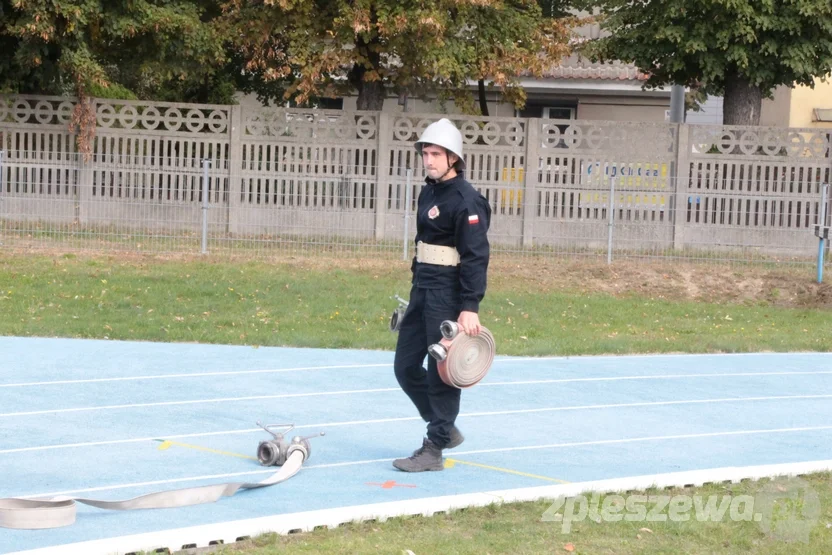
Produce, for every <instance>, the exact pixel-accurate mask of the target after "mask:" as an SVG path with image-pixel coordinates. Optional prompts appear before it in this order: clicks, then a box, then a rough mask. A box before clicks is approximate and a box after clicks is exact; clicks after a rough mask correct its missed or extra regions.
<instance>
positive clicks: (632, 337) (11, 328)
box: [0, 253, 832, 555]
mask: <svg viewBox="0 0 832 555" xmlns="http://www.w3.org/2000/svg"><path fill="white" fill-rule="evenodd" d="M342 262H343V261H339V260H334V259H331V260H320V261H313V260H308V259H307V260H283V261H278V262H269V261H256V262H252V261H242V262H241V261H238V260H233V259H230V258H222V257H216V256H212V257H211V258H199V257H194V258H182V259H163V258H159V257H138V256H132V257H129V258H123V257H122V258H119V257H115V256H97V257H96V256H75V255H72V254H66V255H51V256H50V255H46V254H35V255H22V254H10V253H0V335H17V336H61V337H79V338H99V339H104V338H107V339H127V340H147V341H171V342H173V341H177V342H200V343H221V344H245V345H286V346H307V347H329V348H342V347H343V348H362V349H385V350H392V349H393V348H394V345H395V337H396V336H395V335H394V334H392V333H390V331H389V330H388V321H389V318H390V314H391V312H392V311H393V309H394V308H395V307H396V305H397V303H396V302H395V301H394V300H392V299H391V298H390V297H391V296H392V295H393V294H396V293H398V294H399V295H401V296H403V297H405V298H406V297H407V295H408V292H409V274H408V269H407V267H408V266H407V264H406V263H403V262H401V261H399V262H390V263H375V264H373V263H367V264H361V263H342ZM505 267H510V265H508V266H505ZM518 267H519V266H518ZM687 270H689V269H686V270H685V271H687ZM576 271H577V270H576ZM582 271H585V272H587V274H586V276H587V277H588V276H590V275H594V276H596V277H597V276H598V275H602V276H606V275H608V274H609V273H610V270H609V269H608V268H606V267H605V266H603V265H600V266H598V267H593V266H591V265H590V266H587V267H585V268H583V270H582ZM619 271H620V270H619ZM756 271H762V270H756V269H754V268H744V269H743V270H742V276H739V275H738V274H737V278H738V279H739V278H740V277H742V279H749V278H753V277H754V276H753V273H754V272H756ZM809 273H810V274H812V272H809ZM735 274H736V272H735ZM534 275H538V274H534ZM610 275H611V274H610ZM784 276H785V277H783V278H782V279H783V280H786V281H782V283H781V282H777V283H778V287H777V288H770V289H767V290H762V291H761V292H760V294H759V295H758V297H757V298H754V299H747V298H746V299H744V300H742V302H726V301H725V300H719V298H717V299H716V300H714V302H710V303H704V302H702V303H699V302H690V301H684V300H674V299H672V298H668V296H667V288H666V287H665V289H661V290H651V289H650V288H649V287H643V284H642V283H641V282H639V284H638V285H639V287H638V288H637V290H630V291H629V292H628V291H626V290H625V291H622V292H620V293H617V294H615V295H613V294H602V293H595V292H592V291H587V290H581V289H580V288H579V287H576V286H575V284H580V283H581V281H582V279H581V276H580V275H579V276H576V277H575V279H573V281H572V282H571V283H572V284H571V285H567V286H565V287H561V286H556V285H554V283H556V282H557V280H550V281H549V282H545V281H533V282H528V281H524V280H523V279H522V278H518V277H515V276H513V275H501V274H499V273H495V275H494V279H492V280H491V285H490V287H489V291H488V295H487V297H486V300H485V301H484V302H483V304H482V307H481V319H482V321H483V323H484V324H485V325H487V326H488V327H489V328H490V329H491V330H492V331H493V332H494V334H495V336H496V337H497V340H498V351H499V353H500V354H509V355H581V354H623V353H663V352H688V353H701V352H751V351H830V350H832V327H830V324H829V323H830V321H832V314H830V309H829V305H828V304H825V303H826V301H823V302H821V301H818V303H817V304H816V305H813V304H812V301H811V299H824V298H825V297H823V294H825V293H824V292H825V291H826V290H825V289H822V288H818V289H817V293H816V294H815V295H816V296H815V297H806V298H803V297H801V298H800V299H798V301H799V302H797V303H796V304H793V305H792V306H783V297H784V296H785V293H784V292H781V289H780V288H779V287H784V288H786V289H787V288H789V283H788V281H787V278H788V279H791V280H798V281H800V280H802V279H804V278H802V277H801V276H800V275H799V274H795V275H794V276H791V275H790V274H789V275H786V274H784ZM795 276H796V277H795ZM639 279H641V278H639ZM810 279H811V278H807V279H806V281H807V282H808V281H809V280H810ZM786 289H783V291H785V290H786ZM791 289H792V290H793V289H794V287H792V288H791ZM657 291H658V292H657ZM717 297H718V296H717ZM806 299H809V300H808V301H807V300H806ZM830 478H832V475H830V474H815V475H811V476H806V477H804V479H805V480H807V481H808V482H809V484H810V485H811V488H812V491H813V492H815V493H817V495H818V496H819V499H820V506H821V513H820V515H819V518H818V519H817V521H816V522H815V521H813V524H814V526H813V527H812V531H811V541H810V543H808V544H804V543H800V542H797V543H794V542H786V541H783V540H782V538H778V537H777V536H776V535H774V536H772V535H771V534H767V533H766V532H765V531H764V530H763V529H762V528H761V526H760V524H759V523H757V522H734V521H731V520H730V519H728V518H725V519H722V520H720V521H718V522H696V521H689V522H681V523H679V522H617V523H615V522H602V523H600V524H599V523H595V522H592V521H589V520H585V521H582V522H577V523H574V524H573V525H572V529H571V531H569V532H568V533H563V531H562V527H561V523H558V522H545V521H544V520H543V514H544V513H545V512H546V511H547V509H548V508H549V507H550V505H551V501H540V502H534V503H517V504H506V505H500V506H496V505H495V506H491V507H485V508H477V509H473V508H472V509H467V510H464V511H457V512H454V513H451V514H444V515H437V516H434V517H432V518H430V519H428V518H422V517H409V518H395V519H390V520H389V521H387V522H386V523H379V522H369V523H355V524H348V525H345V526H341V527H339V528H337V529H335V530H316V531H314V532H310V533H304V534H290V535H288V536H276V535H266V536H262V537H259V538H255V539H254V540H251V541H246V542H239V543H237V544H235V545H229V546H224V547H222V548H221V549H220V552H222V553H241V554H245V555H255V554H263V555H266V554H269V555H271V554H274V553H279V552H283V551H287V550H291V551H293V552H298V553H330V552H331V553H393V554H401V553H407V550H411V551H412V552H413V553H415V554H416V555H422V554H425V553H471V554H484V553H509V552H510V553H569V552H570V551H569V549H572V552H574V553H679V552H684V553H715V552H719V553H749V552H751V553H784V554H785V553H796V552H799V553H829V552H832V525H830V528H828V527H827V523H829V522H832V480H830ZM766 487H767V482H765V481H761V482H744V483H741V484H712V485H707V486H703V487H701V488H690V489H686V490H674V491H673V492H670V493H673V494H676V493H686V494H691V495H693V494H697V495H708V494H711V493H715V494H720V495H724V494H732V495H742V494H748V495H755V494H759V493H760V492H761V490H763V489H764V488H766ZM660 493H668V492H660ZM666 512H667V511H666V510H665V511H664V513H666ZM644 529H646V530H644Z"/></svg>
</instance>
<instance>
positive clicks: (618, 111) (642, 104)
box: [238, 90, 670, 122]
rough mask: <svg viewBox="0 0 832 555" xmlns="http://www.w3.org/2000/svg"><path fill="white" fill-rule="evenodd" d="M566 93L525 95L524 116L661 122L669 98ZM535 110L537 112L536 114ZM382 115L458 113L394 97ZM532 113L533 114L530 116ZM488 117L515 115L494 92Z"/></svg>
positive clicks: (451, 107) (249, 99) (251, 102)
mask: <svg viewBox="0 0 832 555" xmlns="http://www.w3.org/2000/svg"><path fill="white" fill-rule="evenodd" d="M566 93H568V91H564V92H561V93H558V92H557V91H556V90H555V91H553V92H552V93H551V94H545V93H539V92H537V93H533V94H529V98H528V103H527V107H528V109H527V110H524V112H528V116H527V117H540V115H542V110H543V107H545V106H553V107H554V106H564V105H572V106H577V111H576V112H577V113H576V119H586V120H604V121H651V122H662V121H665V112H666V111H667V110H669V109H670V98H669V97H666V98H664V97H650V98H644V97H637V96H626V95H620V94H619V95H587V94H579V95H575V94H571V93H570V94H566ZM357 100H358V99H357V98H356V97H346V98H344V99H343V109H344V110H355V109H356V102H357ZM238 101H239V102H240V104H241V105H243V106H245V107H249V108H256V107H259V106H260V104H259V102H258V101H257V98H256V96H254V95H240V96H239V97H238ZM538 109H539V111H538ZM382 111H383V112H386V113H394V114H400V113H405V112H406V113H414V114H419V113H423V114H445V113H447V114H458V113H459V110H458V109H457V107H456V105H455V104H454V102H453V101H448V102H446V103H444V104H442V103H440V102H439V101H437V100H432V101H425V100H421V99H417V98H408V99H407V107H406V110H405V107H404V106H402V105H400V104H399V99H398V98H397V97H389V98H387V99H385V101H384V106H383V108H382ZM532 113H533V114H532ZM488 114H489V116H491V117H508V118H510V117H515V116H517V115H518V113H517V111H516V110H515V108H514V106H513V105H512V104H510V103H507V102H502V101H501V98H500V94H499V93H497V92H489V93H488Z"/></svg>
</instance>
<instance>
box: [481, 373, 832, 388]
mask: <svg viewBox="0 0 832 555" xmlns="http://www.w3.org/2000/svg"><path fill="white" fill-rule="evenodd" d="M814 374H832V370H807V371H805V372H732V373H729V374H725V373H721V374H653V375H646V376H614V377H600V378H556V379H550V380H518V381H511V382H480V383H479V384H477V385H479V386H490V385H532V384H547V383H580V382H618V381H626V380H675V379H686V378H736V377H740V378H745V377H759V376H805V375H814Z"/></svg>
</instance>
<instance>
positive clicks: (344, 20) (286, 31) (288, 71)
mask: <svg viewBox="0 0 832 555" xmlns="http://www.w3.org/2000/svg"><path fill="white" fill-rule="evenodd" d="M226 13H227V15H228V19H227V21H228V22H229V24H230V25H231V26H232V28H236V31H229V32H227V33H226V34H228V35H229V36H235V37H239V41H238V47H239V52H240V53H241V55H242V56H243V58H244V59H245V60H246V66H245V67H246V72H248V73H250V74H252V75H256V76H257V78H258V80H260V81H261V82H263V83H268V82H273V83H279V84H280V85H279V86H277V87H276V90H275V91H272V93H273V94H277V93H278V92H279V91H283V93H284V98H286V99H292V100H294V101H296V102H298V103H304V102H307V101H309V99H311V98H313V97H315V96H338V95H345V94H349V93H350V92H353V91H357V93H358V101H357V104H358V109H360V110H380V109H381V107H382V105H383V102H384V98H385V97H386V96H387V93H388V91H392V92H393V93H395V94H411V95H414V94H415V95H424V94H425V93H427V92H430V91H435V90H437V89H438V90H440V91H445V92H446V94H448V95H450V96H453V97H454V98H456V99H457V100H458V101H459V100H461V99H463V97H464V95H467V107H468V108H469V109H470V108H472V106H473V101H472V99H471V95H470V92H468V87H467V84H468V82H469V80H475V81H480V80H481V81H482V82H483V83H484V82H485V80H486V79H488V80H490V81H491V82H492V83H493V84H495V85H497V86H499V87H500V88H501V89H502V90H503V91H504V92H506V93H507V94H508V95H509V97H510V98H511V99H512V100H514V101H515V102H516V103H522V102H524V96H523V93H522V91H520V90H519V88H518V87H517V78H518V76H520V75H522V74H529V75H534V74H540V72H542V71H543V69H544V68H545V67H547V66H548V65H549V64H551V63H552V62H553V61H556V60H557V59H558V58H560V57H561V56H562V55H563V54H564V53H565V52H566V51H567V45H566V43H567V38H568V29H567V27H566V25H565V22H564V21H561V20H553V19H549V18H544V17H542V12H541V8H540V5H539V4H538V1H537V0H434V1H433V2H414V1H412V0H404V1H402V0H229V3H228V4H227V5H226ZM260 92H263V90H262V89H260ZM463 93H464V94H463ZM265 96H268V94H266V95H265ZM463 105H466V102H465V101H463Z"/></svg>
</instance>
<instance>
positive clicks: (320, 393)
mask: <svg viewBox="0 0 832 555" xmlns="http://www.w3.org/2000/svg"><path fill="white" fill-rule="evenodd" d="M390 391H401V389H400V388H398V387H384V388H378V389H348V390H343V391H316V392H311V393H282V394H279V395H252V396H249V397H220V398H217V399H191V400H187V401H159V402H156V403H130V404H124V405H102V406H97V407H75V408H69V409H47V410H33V411H27V412H7V413H1V414H0V417H7V416H34V415H37V414H63V413H68V412H89V411H96V410H114V409H131V408H144V407H170V406H176V405H199V404H204V403H228V402H237V401H257V400H261V399H290V398H296V397H317V396H328V395H355V394H364V393H383V392H390Z"/></svg>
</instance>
